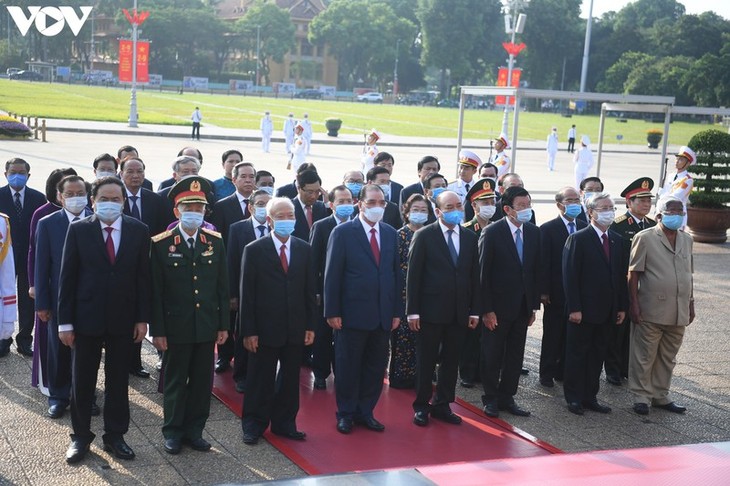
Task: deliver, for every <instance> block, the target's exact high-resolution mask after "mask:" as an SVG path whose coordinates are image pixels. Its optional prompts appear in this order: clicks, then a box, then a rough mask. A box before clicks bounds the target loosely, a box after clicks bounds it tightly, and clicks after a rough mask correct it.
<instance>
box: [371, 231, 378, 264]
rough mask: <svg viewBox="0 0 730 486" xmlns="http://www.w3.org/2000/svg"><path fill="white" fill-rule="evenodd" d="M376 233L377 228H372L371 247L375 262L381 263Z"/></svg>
mask: <svg viewBox="0 0 730 486" xmlns="http://www.w3.org/2000/svg"><path fill="white" fill-rule="evenodd" d="M375 233H376V231H375V228H373V229H371V230H370V249H371V250H373V256H374V257H375V264H376V265H380V247H379V246H378V239H377V238H376V237H375Z"/></svg>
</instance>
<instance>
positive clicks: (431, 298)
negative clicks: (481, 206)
mask: <svg viewBox="0 0 730 486" xmlns="http://www.w3.org/2000/svg"><path fill="white" fill-rule="evenodd" d="M458 238H459V256H458V257H457V260H456V265H454V263H453V260H452V259H451V254H450V253H449V248H448V245H447V243H446V239H445V238H444V235H443V233H442V232H441V225H440V224H439V223H438V222H436V223H433V224H429V225H427V226H424V227H423V228H421V229H420V230H419V231H416V232H415V233H414V234H413V239H412V240H411V247H410V249H409V252H408V275H407V277H406V279H407V284H406V298H407V303H406V315H412V314H418V315H419V316H420V318H421V320H422V321H425V322H430V323H435V324H452V323H456V324H457V325H460V326H466V325H467V324H468V323H469V316H470V315H475V316H478V315H480V313H481V309H480V303H479V299H480V291H479V254H478V252H477V240H478V238H477V235H476V233H474V232H472V231H467V230H465V229H464V228H460V229H459V236H458Z"/></svg>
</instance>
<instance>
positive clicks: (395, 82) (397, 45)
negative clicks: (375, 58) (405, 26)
mask: <svg viewBox="0 0 730 486" xmlns="http://www.w3.org/2000/svg"><path fill="white" fill-rule="evenodd" d="M399 50H400V39H398V41H397V42H396V43H395V67H394V68H393V100H395V98H396V96H398V51H399Z"/></svg>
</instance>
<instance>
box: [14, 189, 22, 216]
mask: <svg viewBox="0 0 730 486" xmlns="http://www.w3.org/2000/svg"><path fill="white" fill-rule="evenodd" d="M15 212H16V213H17V214H18V218H20V217H21V216H22V214H23V204H22V203H21V202H20V193H19V192H16V193H15Z"/></svg>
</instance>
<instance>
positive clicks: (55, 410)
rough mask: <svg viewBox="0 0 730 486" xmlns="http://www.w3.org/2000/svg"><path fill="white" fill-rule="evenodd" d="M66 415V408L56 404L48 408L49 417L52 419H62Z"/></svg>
mask: <svg viewBox="0 0 730 486" xmlns="http://www.w3.org/2000/svg"><path fill="white" fill-rule="evenodd" d="M64 413H66V407H64V406H63V405H60V404H55V405H51V406H50V407H48V416H49V417H51V418H52V419H57V418H61V417H63V414H64Z"/></svg>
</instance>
